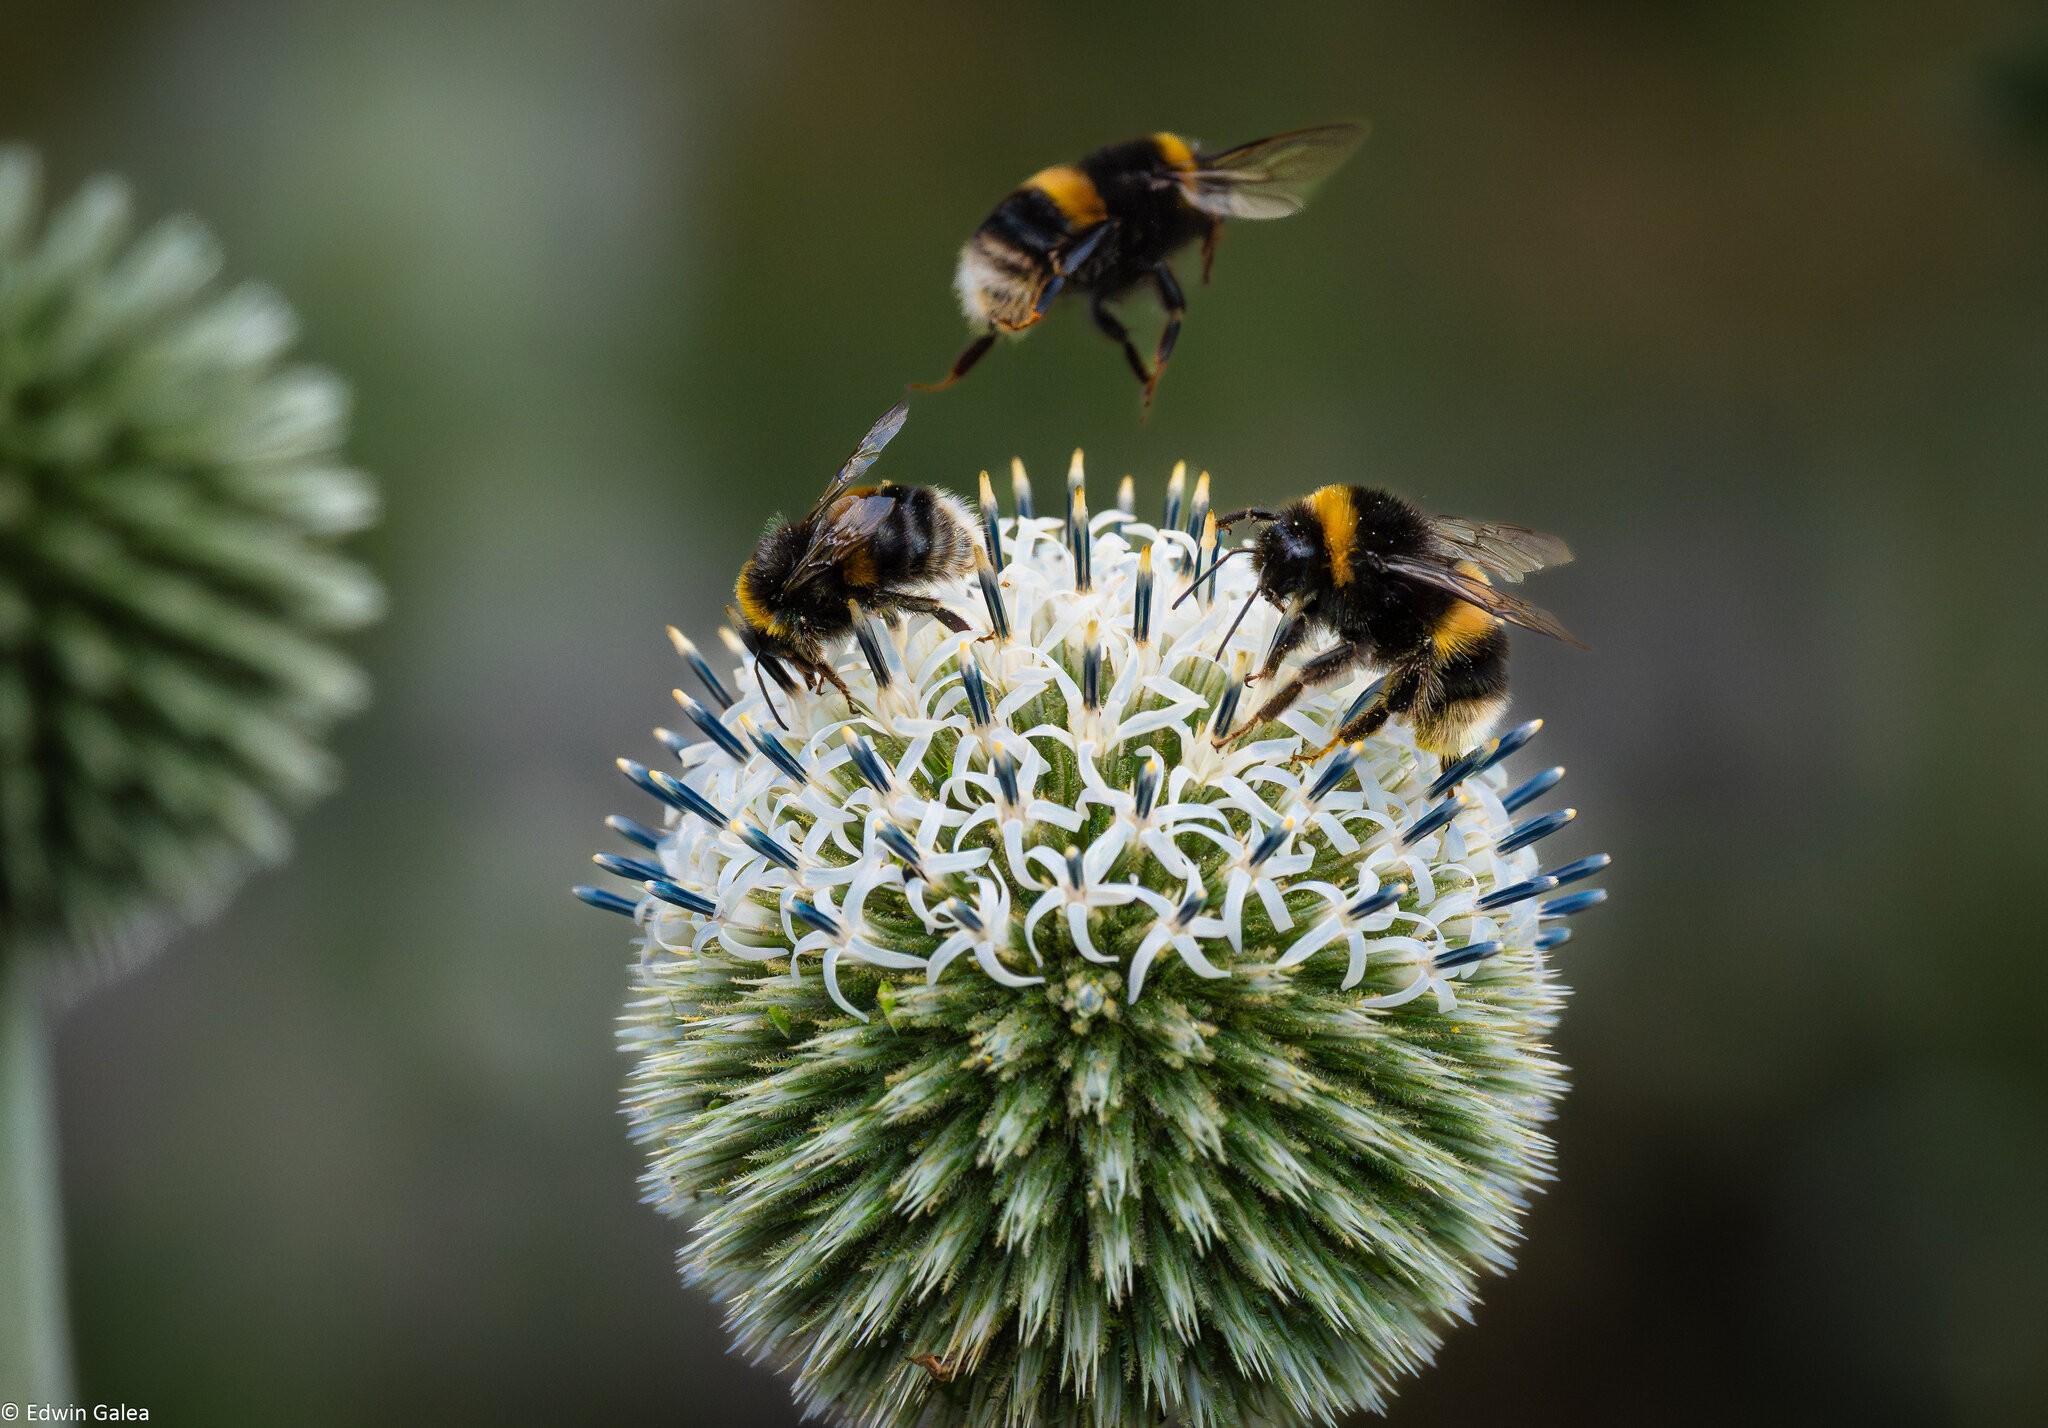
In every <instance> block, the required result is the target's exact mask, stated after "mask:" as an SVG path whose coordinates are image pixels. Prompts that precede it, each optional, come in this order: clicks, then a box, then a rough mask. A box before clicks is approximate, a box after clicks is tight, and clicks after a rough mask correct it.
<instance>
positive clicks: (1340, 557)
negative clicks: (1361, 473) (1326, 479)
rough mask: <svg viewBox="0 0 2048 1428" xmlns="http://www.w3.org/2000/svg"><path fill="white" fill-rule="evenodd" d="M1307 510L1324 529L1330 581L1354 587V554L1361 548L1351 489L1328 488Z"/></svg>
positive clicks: (1311, 502) (1344, 487)
mask: <svg viewBox="0 0 2048 1428" xmlns="http://www.w3.org/2000/svg"><path fill="white" fill-rule="evenodd" d="M1308 508H1309V511H1310V513H1311V514H1312V515H1314V516H1315V518H1316V524H1317V525H1319V526H1321V527H1322V528H1323V550H1324V553H1325V554H1327V555H1328V556H1329V558H1330V580H1331V583H1333V584H1336V585H1349V584H1350V583H1351V552H1352V548H1353V547H1355V546H1356V545H1357V544H1358V508H1357V507H1356V506H1354V505H1353V504H1352V503H1351V488H1350V487H1349V486H1325V487H1323V488H1322V489H1321V490H1319V491H1317V492H1316V493H1315V494H1314V495H1312V496H1310V497H1309V498H1308Z"/></svg>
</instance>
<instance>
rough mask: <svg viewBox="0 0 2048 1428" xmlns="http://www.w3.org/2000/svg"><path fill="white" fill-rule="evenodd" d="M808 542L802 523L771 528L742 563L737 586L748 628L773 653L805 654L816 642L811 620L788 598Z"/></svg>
mask: <svg viewBox="0 0 2048 1428" xmlns="http://www.w3.org/2000/svg"><path fill="white" fill-rule="evenodd" d="M804 545H805V530H804V526H803V524H802V523H798V524H795V525H785V526H778V527H776V528H775V529H774V530H771V531H769V532H768V533H767V534H766V535H764V536H762V537H761V540H760V543H759V544H758V545H756V546H755V547H754V554H753V557H752V559H750V560H748V561H747V563H746V564H745V565H743V566H741V567H740V578H739V580H738V582H737V583H736V584H735V585H734V587H733V595H734V597H735V598H736V599H737V600H738V602H739V607H740V615H741V617H742V619H744V621H745V622H746V625H747V628H748V630H749V631H750V632H751V633H752V635H753V636H754V638H755V639H756V641H758V642H759V644H760V645H761V646H762V647H764V648H766V649H767V650H769V651H770V652H771V653H785V654H801V653H806V652H808V651H809V650H810V649H811V648H812V647H813V646H814V645H815V644H816V640H815V639H814V637H813V636H812V634H811V632H810V629H809V622H808V621H807V620H806V619H805V618H804V617H803V615H802V613H801V612H800V611H797V610H794V609H792V608H791V607H790V604H789V601H788V598H787V593H788V586H789V577H790V573H791V572H792V571H793V570H795V568H796V564H797V561H798V560H799V559H800V558H801V557H802V555H803V552H804Z"/></svg>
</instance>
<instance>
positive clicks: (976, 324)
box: [920, 123, 1365, 406]
mask: <svg viewBox="0 0 2048 1428" xmlns="http://www.w3.org/2000/svg"><path fill="white" fill-rule="evenodd" d="M1364 138H1365V126H1364V125H1363V124H1349V123H1346V124H1324V125H1321V126H1319V127H1317V128H1313V129H1296V130H1295V131H1293V132H1292V133H1288V134H1276V135H1274V136H1273V137H1272V138H1270V139H1254V140H1253V141H1252V142H1251V143H1249V144H1239V145H1238V146H1237V147H1236V148H1232V149H1220V150H1215V151H1204V150H1202V149H1199V148H1197V147H1196V146H1195V145H1194V143H1193V142H1191V141H1190V140H1187V139H1183V138H1181V137H1179V136H1178V135H1175V134H1165V133H1161V134H1153V135H1151V136H1149V137H1147V138H1143V139H1131V140H1127V141H1126V142H1124V143H1121V144H1111V145H1109V146H1108V147H1107V148H1102V149H1097V150H1096V151H1095V152H1094V153H1092V154H1090V155H1088V157H1087V158H1085V159H1082V160H1081V161H1080V162H1079V163H1074V164H1058V165H1055V166H1054V167H1052V168H1049V169H1041V170H1040V171H1039V172H1038V173H1036V174H1033V175H1032V176H1031V177H1030V178H1028V179H1026V180H1024V183H1023V185H1022V186H1021V187H1019V188H1018V189H1017V190H1016V191H1015V192H1013V193H1011V194H1010V196H1009V197H1007V198H1005V199H1004V200H1003V201H1002V202H1001V203H999V204H997V205H996V209H995V212H993V213H991V214H990V215H989V216H988V218H987V219H986V220H984V221H983V223H982V225H981V227H979V228H977V229H976V230H975V231H974V236H973V237H972V238H970V239H968V240H967V243H966V245H965V246H964V247H962V248H961V249H960V267H959V270H958V272H957V273H956V275H955V277H954V279H953V285H954V287H955V288H956V289H957V290H958V291H959V294H960V306H961V309H962V310H963V311H964V312H965V313H966V314H967V321H968V323H969V325H970V326H972V327H973V328H974V329H975V330H976V333H977V334H978V335H977V336H976V337H975V339H974V340H973V341H972V342H970V343H969V344H968V345H967V348H966V350H965V351H963V352H962V353H961V354H960V355H959V357H958V358H956V359H955V360H954V363H953V369H952V371H951V372H949V373H948V374H947V375H946V378H945V380H943V381H941V382H937V383H933V384H930V385H928V386H922V387H921V388H920V390H923V391H939V390H942V389H943V388H946V387H950V386H952V385H953V383H955V382H957V381H959V380H960V379H961V378H962V377H964V376H966V375H967V373H968V371H969V370H970V369H972V368H973V366H974V364H975V363H976V362H979V361H980V360H981V359H982V357H983V356H984V355H985V354H986V353H987V352H988V350H989V348H990V347H992V346H994V345H995V341H996V338H997V337H998V336H999V335H1000V334H1002V333H1005V332H1008V333H1019V332H1023V331H1024V330H1025V329H1026V328H1029V327H1031V326H1032V325H1033V324H1035V323H1036V322H1037V321H1038V320H1039V319H1040V318H1042V317H1044V316H1045V314H1046V310H1047V309H1048V308H1050V307H1051V306H1052V303H1053V300H1054V299H1055V298H1057V297H1058V296H1059V295H1060V294H1061V293H1062V292H1065V291H1067V290H1069V289H1071V290H1073V291H1076V292H1083V293H1086V294H1088V300H1089V310H1090V312H1092V313H1093V315H1094V318H1095V325H1096V326H1097V327H1098V328H1100V329H1101V330H1102V332H1103V334H1104V335H1105V336H1107V337H1108V338H1109V340H1110V341H1112V342H1115V343H1117V344H1118V345H1119V346H1121V347H1122V348H1123V353H1124V360H1125V361H1126V362H1128V363H1130V367H1131V371H1132V372H1133V373H1135V374H1136V376H1137V378H1138V380H1139V381H1140V382H1141V383H1143V384H1144V388H1145V402H1146V405H1148V406H1149V405H1150V404H1151V401H1152V393H1153V390H1154V389H1155V388H1156V387H1157V386H1158V385H1159V378H1160V375H1161V374H1162V373H1163V372H1164V371H1165V370H1166V363H1167V359H1169V358H1170V357H1172V356H1173V348H1174V343H1175V342H1176V341H1178V340H1179V337H1180V326H1181V318H1182V316H1183V314H1185V313H1186V311H1187V299H1186V298H1185V297H1184V296H1182V294H1181V289H1180V283H1179V281H1178V280H1177V279H1175V277H1174V275H1173V269H1172V267H1171V266H1170V265H1169V264H1168V262H1167V260H1168V259H1169V258H1171V257H1172V256H1173V255H1174V254H1175V253H1177V252H1179V251H1180V250H1181V249H1182V248H1184V247H1186V246H1187V245H1188V244H1190V243H1192V242H1194V241H1195V240H1196V239H1200V240H1201V243H1202V281H1203V282H1204V283H1206V282H1208V281H1209V268H1210V265H1211V263H1212V262H1214V260H1215V256H1216V240H1217V237H1218V235H1219V234H1220V233H1221V232H1222V228H1223V220H1224V219H1226V218H1285V217H1287V216H1288V215H1289V214H1292V213H1299V212H1300V211H1301V208H1302V205H1303V204H1304V203H1306V202H1307V200H1308V194H1309V190H1310V189H1311V188H1313V187H1314V186H1315V185H1316V184H1317V183H1318V182H1319V181H1320V180H1322V179H1323V178H1325V177H1327V176H1328V175H1329V174H1330V173H1331V171H1332V170H1334V169H1335V168H1336V167H1337V166H1338V165H1339V164H1341V163H1343V162H1344V160H1345V159H1346V158H1347V157H1349V155H1350V153H1351V151H1352V150H1353V149H1355V148H1357V147H1358V144H1359V141H1360V140H1362V139H1364ZM1146 283H1150V284H1151V285H1152V286H1153V287H1154V288H1155V289H1156V290H1157V291H1158V293H1159V301H1160V303H1161V305H1162V306H1164V307H1165V309H1166V326H1165V328H1164V329H1163V330H1162V331H1161V332H1160V334H1159V343H1158V345H1157V346H1156V347H1155V348H1154V349H1153V353H1152V364H1151V366H1149V367H1148V366H1146V364H1145V359H1144V357H1143V356H1141V355H1140V354H1139V352H1138V349H1137V347H1136V346H1135V345H1134V344H1133V343H1132V341H1131V334H1130V331H1129V329H1127V328H1126V327H1125V326H1124V324H1123V321H1122V319H1120V318H1118V317H1117V315H1116V314H1115V313H1114V312H1111V311H1110V309H1109V304H1110V303H1111V302H1113V301H1115V300H1117V299H1118V298H1121V297H1123V296H1124V295H1125V294H1127V293H1129V292H1130V291H1132V290H1133V289H1135V288H1137V287H1139V286H1141V285H1143V284H1146Z"/></svg>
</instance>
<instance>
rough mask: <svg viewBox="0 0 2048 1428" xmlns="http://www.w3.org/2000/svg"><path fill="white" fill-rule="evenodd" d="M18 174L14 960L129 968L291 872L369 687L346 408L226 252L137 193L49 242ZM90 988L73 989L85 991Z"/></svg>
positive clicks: (4, 223) (0, 455)
mask: <svg viewBox="0 0 2048 1428" xmlns="http://www.w3.org/2000/svg"><path fill="white" fill-rule="evenodd" d="M38 208H39V183H38V169H37V164H36V161H35V158H34V156H33V155H32V154H31V153H30V152H28V151H27V150H24V149H20V148H5V147H0V957H6V958H14V957H23V956H30V955H35V954H37V953H39V952H44V951H50V950H55V949H69V950H73V951H77V952H80V953H83V954H85V955H86V956H88V957H93V958H98V959H102V960H103V959H104V958H105V957H106V956H107V955H108V954H125V955H133V954H134V953H135V952H137V951H138V950H141V949H143V948H145V947H146V946H148V945H150V944H151V943H153V942H154V941H155V940H156V937H157V935H158V934H160V933H161V932H163V931H165V930H167V929H168V928H170V927H172V926H175V925H176V924H177V923H178V922H181V921H184V920H187V919H190V918H193V917H196V916H199V915H202V914H204V913H205V912H206V911H208V910H210V909H211V908H212V907H213V906H214V905H215V904H216V903H217V902H218V901H219V900H220V898H221V897H222V896H224V895H225V893H226V892H227V891H228V889H229V888H231V887H232V886H233V884H234V883H235V882H236V881H237V880H238V879H239V877H240V876H241V875H242V874H243V873H244V872H246V871H247V870H248V869H249V868H251V867H252V866H255V865H260V864H266V863H272V862H275V861H276V860H278V859H279V858H281V857H282V856H283V854H284V852H285V850H286V846H287V830H286V823H285V818H286V815H287V814H288V813H289V812H291V811H292V810H294V809H296V808H298V807H300V806H302V805H303V804H305V803H306V802H307V801H308V800H309V799H310V798H312V797H313V796H314V795H316V794H318V793H320V792H321V791H323V790H324V789H326V788H327V787H328V786H329V784H330V783H331V782H332V781H333V777H334V768H333V761H332V759H331V757H330V756H329V755H328V754H327V752H326V751H325V749H324V748H323V746H322V742H321V741H322V737H323V735H324V733H325V731H326V730H327V728H328V726H329V725H330V724H331V723H332V722H333V721H334V720H335V719H337V718H338V717H340V716H342V715H344V714H346V713H348V712H350V711H352V710H354V709H356V708H357V707H359V706H360V705H361V704H362V702H363V699H364V695H365V685H364V681H363V678H362V676H361V674H360V673H359V672H358V671H357V670H356V668H355V667H354V666H353V665H352V664H351V663H350V662H349V661H348V660H346V659H345V658H343V657H342V656H341V655H340V654H339V653H337V652H336V651H335V650H334V649H333V647H332V646H331V645H330V643H329V639H330V637H331V636H332V635H333V634H334V633H335V632H337V631H341V630H346V629H351V628H354V627H356V626H358V625H361V624H363V623H364V622H365V621H367V620H369V619H371V618H372V617H374V615H375V614H376V613H377V611H378V608H379V605H380V595H379V591H378V588H377V586H376V584H375V582H374V581H373V580H372V579H371V578H370V576H369V575H368V574H367V573H366V572H365V571H364V570H363V569H362V568H361V567H360V566H359V565H357V564H356V563H354V562H353V561H351V560H349V559H347V558H345V557H344V556H342V555H340V554H338V553H336V552H335V551H334V550H333V549H332V548H331V547H332V545H333V543H334V541H335V539H336V538H337V537H340V536H342V535H345V534H348V533H349V532H352V531H354V530H357V529H359V528H361V527H362V526H364V525H366V524H367V523H368V522H369V520H370V519H371V517H372V516H373V514H374V510H375V500H374V495H373V493H372V490H371V488H370V486H369V484H368V482H367V481H366V480H365V479H364V478H363V477H362V476H361V475H359V474H358V473H356V472H354V471H351V470H348V469H346V468H344V467H342V466H340V465H339V464H338V463H339V455H338V453H339V450H340V446H341V441H342V437H343V434H344V429H345V427H346V423H347V400H346V393H345V392H344V390H343V388H342V387H341V385H340V383H339V382H338V381H337V380H336V379H335V378H333V377H332V376H331V375H329V374H327V373H325V372H321V371H317V370H314V369H310V368H305V367H293V366H286V365H284V361H283V359H284V356H285V353H286V351H287V349H288V348H289V346H290V345H291V342H292V340H293V337H294V335H295V323H294V320H293V317H292V314H291V311H290V309H289V308H287V307H286V306H285V304H284V303H283V302H282V301H281V300H280V299H279V298H278V297H277V296H276V295H275V294H273V293H271V292H270V291H268V290H267V289H263V288H259V287H254V286H242V287H237V288H233V289H228V290H225V291H223V290H221V289H220V288H219V287H218V286H217V285H216V283H215V277H216V274H217V272H218V271H219V268H220V257H219V254H218V251H217V250H216V248H215V245H214V243H213V240H212V238H211V237H210V236H209V235H208V234H207V233H206V232H205V231H204V230H203V229H202V228H200V227H199V226H198V225H197V224H196V223H194V222H193V221H191V220H190V219H183V218H173V219H170V220H167V221H165V222H162V223H160V224H158V225H157V226H156V227H154V228H152V229H150V230H149V231H147V232H146V233H144V234H142V235H141V236H140V237H139V238H135V239H134V240H133V241H132V242H131V241H130V236H131V222H130V218H129V202H128V198H127V194H126V191H125V189H124V188H123V187H122V186H121V185H120V184H119V183H118V182H116V181H114V180H112V179H105V178H102V179H97V180H95V181H93V182H91V183H89V184H87V185H86V186H85V187H84V188H83V189H82V190H81V191H80V192H79V193H78V194H77V195H76V196H75V197H74V198H73V199H72V200H71V201H70V202H69V203H67V204H65V205H64V206H63V207H61V208H60V209H59V210H57V212H56V213H55V214H54V215H53V216H52V217H51V218H50V219H49V221H48V223H47V224H39V222H38ZM73 965H76V964H73Z"/></svg>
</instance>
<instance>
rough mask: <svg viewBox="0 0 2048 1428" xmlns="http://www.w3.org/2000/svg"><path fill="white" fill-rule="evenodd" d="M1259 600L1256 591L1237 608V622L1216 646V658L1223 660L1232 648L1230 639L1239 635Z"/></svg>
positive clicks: (1232, 624) (1232, 623)
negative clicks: (1224, 653) (1227, 651)
mask: <svg viewBox="0 0 2048 1428" xmlns="http://www.w3.org/2000/svg"><path fill="white" fill-rule="evenodd" d="M1234 553H1235V552H1233V554H1234ZM1216 563H1217V564H1218V565H1221V564H1222V563H1223V562H1222V561H1220V560H1219V561H1217V562H1216ZM1258 598H1259V592H1258V591H1256V590H1254V591H1252V593H1251V594H1249V595H1247V596H1245V597H1244V603H1243V604H1242V605H1240V606H1238V607H1237V618H1236V619H1235V620H1232V621H1231V622H1230V628H1229V629H1227V630H1225V631H1224V632H1223V643H1222V644H1220V645H1218V646H1216V657H1217V658H1218V659H1221V658H1222V657H1223V652H1224V651H1225V650H1227V649H1229V648H1230V637H1231V636H1232V635H1234V634H1236V633H1237V627H1238V626H1239V625H1242V624H1243V623H1244V617H1245V616H1246V615H1249V614H1250V613H1251V612H1252V601H1254V600H1256V599H1258Z"/></svg>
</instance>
